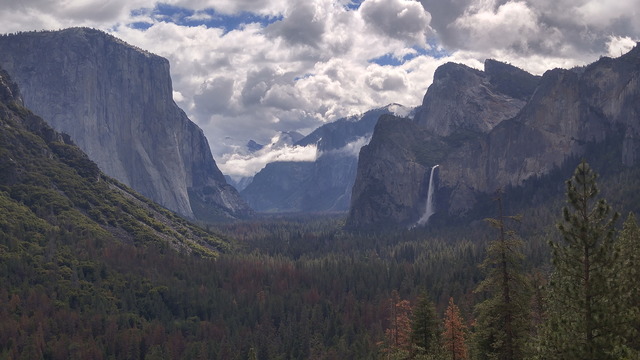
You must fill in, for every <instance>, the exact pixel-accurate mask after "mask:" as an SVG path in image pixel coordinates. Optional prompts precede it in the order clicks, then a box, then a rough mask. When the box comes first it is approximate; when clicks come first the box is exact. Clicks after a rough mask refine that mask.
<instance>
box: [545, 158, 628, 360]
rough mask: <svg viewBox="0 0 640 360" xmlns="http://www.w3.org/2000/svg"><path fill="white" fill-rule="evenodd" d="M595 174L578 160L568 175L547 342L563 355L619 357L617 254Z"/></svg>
mask: <svg viewBox="0 0 640 360" xmlns="http://www.w3.org/2000/svg"><path fill="white" fill-rule="evenodd" d="M596 178H597V175H596V174H595V173H594V172H593V171H592V170H591V168H590V167H589V165H588V164H587V163H586V162H584V161H583V162H582V163H580V165H578V167H577V168H576V171H575V173H574V176H573V177H572V178H571V179H569V180H568V181H567V198H568V204H569V206H568V207H565V208H564V210H563V222H561V223H560V224H558V229H559V230H560V233H561V234H562V238H563V241H562V242H551V243H550V244H551V247H552V250H553V265H554V267H555V271H554V273H553V275H552V277H551V283H550V289H549V313H548V321H547V329H546V331H547V333H546V338H545V346H546V350H547V354H548V356H550V357H553V358H563V359H587V360H589V359H593V360H595V359H618V358H620V357H621V354H620V353H619V351H620V344H621V341H622V335H623V334H624V333H625V329H624V326H622V322H623V321H622V315H623V314H622V313H621V305H622V304H621V303H620V299H621V295H622V293H621V288H620V287H619V275H620V272H619V271H617V269H618V266H617V264H618V261H619V254H618V252H617V251H616V246H615V228H614V224H615V221H616V219H617V218H618V214H617V213H614V214H613V215H611V214H610V212H611V210H610V207H609V205H607V203H606V202H605V201H604V200H602V199H600V200H598V199H597V195H598V188H597V186H596Z"/></svg>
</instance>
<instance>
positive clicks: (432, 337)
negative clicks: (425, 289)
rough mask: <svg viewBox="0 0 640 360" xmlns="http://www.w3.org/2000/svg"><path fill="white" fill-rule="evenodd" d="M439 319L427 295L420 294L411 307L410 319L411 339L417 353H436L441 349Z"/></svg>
mask: <svg viewBox="0 0 640 360" xmlns="http://www.w3.org/2000/svg"><path fill="white" fill-rule="evenodd" d="M439 323H440V319H439V318H438V316H437V315H436V308H435V305H434V304H433V302H431V300H429V296H428V295H427V294H425V293H423V294H420V296H419V297H418V300H417V303H416V305H415V307H414V308H413V317H412V321H411V341H412V344H413V345H414V346H415V350H414V351H415V352H416V353H417V354H418V355H436V354H439V353H440V351H441V346H442V345H441V343H440V334H441V333H442V331H441V330H440V327H439V326H438V325H439Z"/></svg>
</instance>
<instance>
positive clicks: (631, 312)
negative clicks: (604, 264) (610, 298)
mask: <svg viewBox="0 0 640 360" xmlns="http://www.w3.org/2000/svg"><path fill="white" fill-rule="evenodd" d="M619 239H620V241H619V244H618V245H619V247H620V257H621V261H619V263H620V264H621V269H620V286H621V288H622V290H623V300H624V305H623V311H624V318H625V319H628V320H629V323H628V324H626V326H627V331H628V332H627V333H626V342H625V344H624V345H625V348H626V350H627V351H628V352H629V353H630V357H631V358H636V359H637V358H640V286H638V277H640V227H638V223H637V222H636V218H635V216H634V215H633V213H631V214H629V216H628V217H627V220H626V221H625V222H624V225H623V227H622V231H621V232H620V237H619Z"/></svg>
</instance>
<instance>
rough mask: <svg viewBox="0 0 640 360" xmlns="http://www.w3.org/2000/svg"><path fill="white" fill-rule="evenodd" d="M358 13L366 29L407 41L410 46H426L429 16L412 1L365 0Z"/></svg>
mask: <svg viewBox="0 0 640 360" xmlns="http://www.w3.org/2000/svg"><path fill="white" fill-rule="evenodd" d="M360 13H361V14H362V17H363V18H364V20H365V22H366V23H367V27H368V28H370V29H373V30H374V31H376V32H378V33H380V34H383V35H385V36H388V37H391V38H395V39H398V40H402V41H407V42H409V43H410V44H411V45H413V44H417V45H422V46H425V45H426V35H427V33H428V32H429V31H430V27H429V23H430V22H431V14H429V13H428V12H427V11H425V10H424V8H423V7H422V5H420V3H419V2H416V1H412V0H367V1H365V2H363V3H362V5H361V7H360Z"/></svg>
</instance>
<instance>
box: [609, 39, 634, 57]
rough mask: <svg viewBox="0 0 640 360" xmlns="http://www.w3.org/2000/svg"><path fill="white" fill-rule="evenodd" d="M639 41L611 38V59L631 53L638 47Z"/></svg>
mask: <svg viewBox="0 0 640 360" xmlns="http://www.w3.org/2000/svg"><path fill="white" fill-rule="evenodd" d="M636 44H637V41H636V40H633V39H631V38H630V37H628V36H625V37H622V36H611V37H610V38H609V42H608V43H607V49H608V50H609V52H608V55H609V56H611V57H618V56H620V55H622V54H625V53H627V52H629V51H630V50H631V49H633V47H634V46H636Z"/></svg>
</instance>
